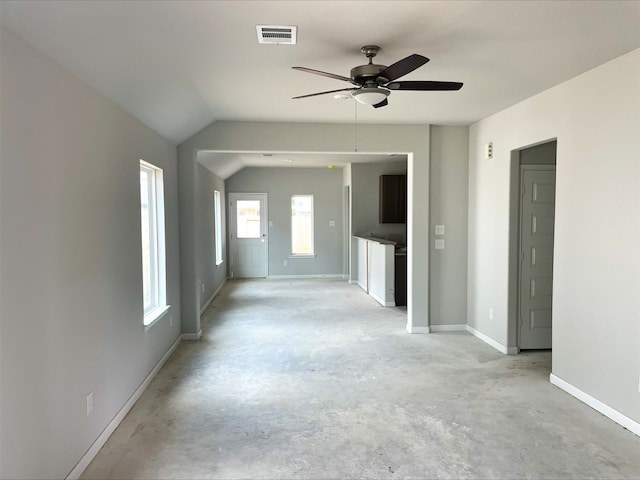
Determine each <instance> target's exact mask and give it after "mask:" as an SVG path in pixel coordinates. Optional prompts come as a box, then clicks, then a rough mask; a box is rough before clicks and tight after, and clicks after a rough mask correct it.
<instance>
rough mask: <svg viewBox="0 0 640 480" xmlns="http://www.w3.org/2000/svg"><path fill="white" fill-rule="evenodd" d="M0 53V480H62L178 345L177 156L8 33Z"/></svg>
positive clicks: (108, 102) (149, 132)
mask: <svg viewBox="0 0 640 480" xmlns="http://www.w3.org/2000/svg"><path fill="white" fill-rule="evenodd" d="M0 44H1V52H0V54H1V57H2V69H1V78H0V80H1V87H0V88H1V90H0V95H1V98H2V102H1V120H2V124H1V125H2V129H1V132H0V133H1V135H2V141H1V142H0V143H1V147H0V158H1V161H2V164H1V174H2V176H1V179H0V199H1V201H0V215H1V217H0V218H1V233H0V239H1V240H0V245H1V251H0V254H1V257H0V264H1V267H2V268H1V276H0V279H1V280H0V284H1V291H0V335H1V339H0V364H1V367H0V368H1V370H0V374H1V376H0V382H1V383H0V401H1V406H2V408H1V409H0V455H1V458H0V477H2V478H12V479H13V478H30V479H32V478H64V477H65V476H66V475H67V474H69V472H70V471H71V470H72V469H73V467H74V466H75V464H76V463H77V462H78V461H79V460H80V459H81V457H82V456H83V455H84V454H85V452H86V451H87V450H88V449H89V447H90V446H91V444H92V443H93V442H94V441H95V440H96V438H97V437H98V436H99V435H100V433H101V432H102V431H103V429H104V428H105V427H106V426H107V424H108V423H109V422H110V421H111V419H112V418H113V417H114V415H116V413H117V412H118V411H119V410H120V409H121V408H122V407H123V405H124V404H125V403H126V402H127V400H128V399H129V397H130V396H131V395H132V393H133V392H134V391H135V390H136V388H137V387H138V386H139V385H140V384H141V383H142V382H143V380H144V379H145V377H146V376H147V375H148V374H149V372H150V371H151V370H152V369H153V367H154V366H155V365H156V363H157V362H158V361H159V360H160V359H161V357H162V356H163V355H164V353H165V352H167V350H168V349H169V347H170V346H171V345H172V344H173V343H174V341H175V340H176V339H177V338H178V335H179V330H178V324H179V318H180V313H179V312H180V298H179V279H178V271H179V263H178V223H177V215H178V211H177V168H176V150H175V147H174V146H172V145H170V144H169V143H168V142H166V141H165V140H164V139H162V138H161V137H160V136H159V135H157V134H156V133H154V132H152V131H151V130H149V129H148V128H147V127H144V126H143V125H142V124H140V123H139V122H138V121H136V120H134V119H133V118H132V117H130V116H129V115H128V114H126V113H125V112H124V111H122V110H121V109H120V108H118V107H117V106H115V104H113V103H111V102H110V101H108V100H106V99H105V98H104V97H102V96H101V95H99V94H98V93H97V92H96V91H94V90H92V89H91V88H89V87H87V86H86V85H85V84H83V83H82V82H80V81H79V80H77V79H76V78H75V77H73V76H72V75H71V74H70V73H69V72H67V71H66V70H64V69H62V68H61V67H60V66H58V65H57V64H55V63H54V62H53V61H51V60H50V59H49V58H47V57H45V56H43V55H42V54H40V53H39V52H37V51H36V50H34V49H33V48H31V47H30V46H29V45H27V44H26V43H25V42H24V41H22V40H21V39H19V38H18V37H17V36H15V35H14V34H12V33H10V32H9V31H7V30H6V29H4V28H3V29H2V32H1V39H0ZM140 159H144V160H146V161H148V162H151V163H153V164H155V165H157V166H159V167H162V168H163V169H164V181H165V202H166V205H165V211H166V235H167V256H168V258H167V295H168V301H169V303H170V304H171V310H170V315H173V318H174V320H175V322H174V325H173V327H170V326H169V319H170V317H169V315H168V316H166V317H165V318H164V319H162V320H161V321H160V322H158V323H157V324H156V325H154V326H153V327H152V328H151V329H150V330H149V331H147V332H144V329H143V324H142V273H141V262H142V260H141V258H142V255H141V241H140V186H139V160H140ZM89 392H93V395H94V411H93V414H92V415H91V416H89V417H87V416H86V414H85V397H86V395H87V394H88V393H89Z"/></svg>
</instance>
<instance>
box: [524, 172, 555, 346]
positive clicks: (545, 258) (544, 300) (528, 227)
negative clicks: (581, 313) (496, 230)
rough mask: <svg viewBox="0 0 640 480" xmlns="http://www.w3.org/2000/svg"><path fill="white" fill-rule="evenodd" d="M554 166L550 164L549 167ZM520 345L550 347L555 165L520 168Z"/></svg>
mask: <svg viewBox="0 0 640 480" xmlns="http://www.w3.org/2000/svg"><path fill="white" fill-rule="evenodd" d="M550 168H553V167H550ZM521 185H522V202H521V205H520V252H521V263H520V295H519V300H520V312H519V314H520V345H519V346H520V348H521V349H546V348H551V319H552V310H551V306H552V292H553V222H554V213H555V185H556V172H555V169H553V170H551V169H545V170H541V169H540V168H536V169H531V167H523V168H522V172H521Z"/></svg>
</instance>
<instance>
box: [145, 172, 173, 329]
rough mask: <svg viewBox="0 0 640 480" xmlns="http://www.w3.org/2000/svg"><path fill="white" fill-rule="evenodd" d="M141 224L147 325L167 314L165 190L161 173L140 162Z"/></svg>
mask: <svg viewBox="0 0 640 480" xmlns="http://www.w3.org/2000/svg"><path fill="white" fill-rule="evenodd" d="M140 221H141V227H142V230H141V232H142V286H143V302H142V303H143V307H144V325H145V326H147V327H149V326H151V324H152V323H154V322H155V321H156V320H159V319H160V317H162V315H163V314H164V313H165V312H166V311H167V310H168V308H169V307H168V306H167V304H166V303H167V302H166V273H165V266H166V260H165V246H164V242H165V237H164V188H163V182H162V169H161V168H157V167H155V166H153V165H151V164H150V163H147V162H145V161H144V160H140Z"/></svg>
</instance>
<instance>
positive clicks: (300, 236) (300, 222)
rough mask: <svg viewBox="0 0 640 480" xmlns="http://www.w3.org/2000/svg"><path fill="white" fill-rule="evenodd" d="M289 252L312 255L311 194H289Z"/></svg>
mask: <svg viewBox="0 0 640 480" xmlns="http://www.w3.org/2000/svg"><path fill="white" fill-rule="evenodd" d="M291 254H292V255H303V256H304V255H307V256H312V255H314V253H313V195H292V196H291Z"/></svg>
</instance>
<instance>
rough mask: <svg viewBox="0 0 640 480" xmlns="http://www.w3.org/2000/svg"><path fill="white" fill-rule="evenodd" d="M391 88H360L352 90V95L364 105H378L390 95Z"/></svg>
mask: <svg viewBox="0 0 640 480" xmlns="http://www.w3.org/2000/svg"><path fill="white" fill-rule="evenodd" d="M389 93H390V92H389V90H387V89H386V88H381V87H375V88H368V87H364V88H359V89H358V90H354V91H353V92H351V96H352V97H353V98H355V99H356V100H357V101H358V102H360V103H362V104H364V105H372V106H375V105H378V104H380V103H381V102H384V101H385V100H386V99H387V97H388V96H389Z"/></svg>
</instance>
